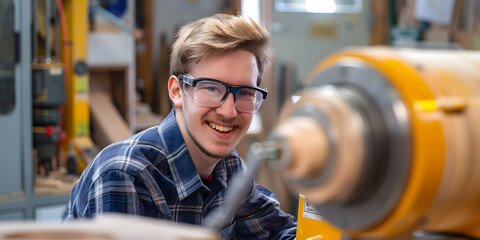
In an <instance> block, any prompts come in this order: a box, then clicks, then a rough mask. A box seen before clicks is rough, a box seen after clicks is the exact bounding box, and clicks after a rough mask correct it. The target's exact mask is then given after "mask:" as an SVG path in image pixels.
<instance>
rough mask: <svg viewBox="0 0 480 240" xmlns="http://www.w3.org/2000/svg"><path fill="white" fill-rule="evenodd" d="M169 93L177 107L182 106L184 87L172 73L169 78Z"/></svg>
mask: <svg viewBox="0 0 480 240" xmlns="http://www.w3.org/2000/svg"><path fill="white" fill-rule="evenodd" d="M168 95H169V97H170V100H172V102H173V105H174V106H175V107H182V89H181V87H180V80H179V79H178V78H177V77H176V76H174V75H172V76H170V78H169V79H168Z"/></svg>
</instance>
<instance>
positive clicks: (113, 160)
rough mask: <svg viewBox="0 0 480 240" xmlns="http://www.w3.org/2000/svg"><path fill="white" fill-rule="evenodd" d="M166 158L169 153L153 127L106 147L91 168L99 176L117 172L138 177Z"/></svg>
mask: <svg viewBox="0 0 480 240" xmlns="http://www.w3.org/2000/svg"><path fill="white" fill-rule="evenodd" d="M166 158H167V153H166V151H165V148H164V147H163V146H162V144H161V142H160V141H159V138H158V133H157V130H156V127H152V128H150V129H147V130H144V131H142V132H140V133H137V134H135V135H133V136H131V137H129V138H127V139H124V140H121V141H118V142H115V143H113V144H110V145H109V146H107V147H105V148H104V149H103V150H102V151H101V152H100V153H99V154H98V155H97V156H96V157H95V159H94V160H93V162H92V166H91V167H92V168H94V169H95V172H96V173H97V174H102V173H104V172H107V171H110V170H117V171H124V172H127V173H129V174H132V175H136V174H138V172H139V171H142V170H143V169H145V168H147V167H149V166H152V165H154V166H155V165H158V164H159V163H160V162H162V161H165V160H166ZM92 170H93V169H92Z"/></svg>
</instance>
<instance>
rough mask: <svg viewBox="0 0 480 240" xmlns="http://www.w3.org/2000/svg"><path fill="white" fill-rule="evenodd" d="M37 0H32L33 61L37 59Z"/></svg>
mask: <svg viewBox="0 0 480 240" xmlns="http://www.w3.org/2000/svg"><path fill="white" fill-rule="evenodd" d="M37 8H38V7H37V0H32V19H33V46H32V48H33V49H32V50H33V61H37V60H38V26H37V24H38V19H37Z"/></svg>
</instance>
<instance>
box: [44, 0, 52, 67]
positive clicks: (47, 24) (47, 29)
mask: <svg viewBox="0 0 480 240" xmlns="http://www.w3.org/2000/svg"><path fill="white" fill-rule="evenodd" d="M50 4H51V2H50V0H45V61H47V62H48V61H49V58H50V8H51V7H50Z"/></svg>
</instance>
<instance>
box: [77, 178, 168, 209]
mask: <svg viewBox="0 0 480 240" xmlns="http://www.w3.org/2000/svg"><path fill="white" fill-rule="evenodd" d="M108 212H115V213H127V214H133V215H141V216H149V217H156V218H158V217H160V218H161V217H162V216H161V215H159V214H158V211H157V210H156V209H155V207H154V205H153V203H152V198H151V196H150V194H149V191H148V190H147V188H146V186H145V184H144V183H143V182H142V181H140V180H139V179H138V178H137V177H135V176H132V175H130V174H128V173H126V172H123V171H118V170H109V171H107V172H105V173H104V174H103V175H102V176H100V177H99V178H98V179H97V180H96V181H95V182H94V183H93V184H92V186H91V188H90V189H89V192H88V203H87V206H86V209H85V214H84V217H85V218H90V217H93V216H94V215H95V214H98V213H108Z"/></svg>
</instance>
